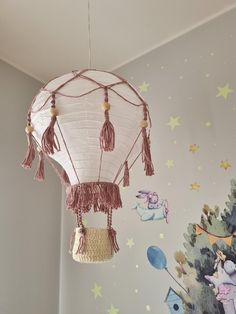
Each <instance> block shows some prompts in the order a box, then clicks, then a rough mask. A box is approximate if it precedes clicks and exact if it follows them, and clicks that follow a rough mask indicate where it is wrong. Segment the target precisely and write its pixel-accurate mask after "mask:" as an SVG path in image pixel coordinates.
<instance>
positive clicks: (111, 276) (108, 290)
mask: <svg viewBox="0 0 236 314" xmlns="http://www.w3.org/2000/svg"><path fill="white" fill-rule="evenodd" d="M235 29H236V10H232V11H231V12H228V13H226V14H224V15H222V16H220V17H218V18H216V19H215V20H212V21H211V22H209V23H207V24H205V25H203V26H201V27H199V28H197V29H195V30H193V31H191V32H189V33H187V34H185V35H184V36H182V37H179V38H177V39H176V40H173V41H171V42H170V43H168V44H166V45H164V46H162V47H159V48H158V49H155V50H153V51H151V52H150V53H148V54H146V55H144V56H142V57H140V58H138V59H137V60H134V61H132V62H130V63H129V64H127V65H125V66H123V67H121V68H120V69H118V70H117V71H116V73H117V74H118V75H121V76H122V77H125V78H127V80H129V81H130V82H131V83H132V84H133V85H134V86H135V87H136V88H138V89H139V91H140V93H141V94H142V95H143V96H144V98H145V99H146V100H147V103H148V104H149V107H150V108H149V109H150V112H151V114H152V138H151V141H152V143H151V145H152V157H153V163H154V166H155V170H156V173H155V176H153V177H151V178H145V179H144V178H143V175H142V167H141V160H140V163H139V161H137V166H134V169H132V170H131V171H133V170H134V171H133V173H132V176H131V178H132V182H131V183H132V184H131V186H130V187H128V188H122V189H121V193H122V200H123V208H122V210H121V212H120V214H119V215H116V213H114V218H113V220H114V223H115V224H116V225H117V226H119V228H118V230H117V234H118V239H117V240H118V243H119V246H120V248H121V252H122V254H118V255H117V256H116V257H115V258H114V259H113V260H112V261H111V262H110V263H105V264H97V265H93V266H91V265H78V263H75V262H73V261H71V258H70V256H69V255H68V254H67V253H66V252H67V250H68V242H69V239H70V234H71V229H72V228H73V226H74V221H73V219H72V218H70V216H69V215H68V213H65V209H63V219H62V226H63V228H62V233H63V234H62V241H63V247H62V250H61V252H62V253H61V254H62V256H61V289H62V291H60V296H61V297H60V300H61V313H60V314H75V313H78V310H79V313H80V314H146V313H150V314H152V313H153V314H154V313H155V314H168V313H176V312H177V313H182V311H184V312H185V313H188V314H193V313H194V314H219V313H222V314H223V313H225V312H226V310H228V309H226V306H227V304H229V305H228V307H229V308H230V306H231V307H232V306H233V302H232V300H233V297H234V295H233V293H234V292H233V291H234V285H233V284H232V283H222V284H220V285H218V288H217V287H216V286H215V284H216V285H217V282H216V281H215V278H216V277H217V276H219V273H221V272H223V273H224V272H225V273H224V274H223V277H227V276H229V277H230V276H231V274H228V272H231V268H230V267H232V268H233V264H236V255H235V254H236V252H235V250H236V244H235V243H236V242H235V234H236V223H235V221H236V219H235V217H236V209H234V210H233V209H232V211H231V209H230V208H228V207H227V211H226V212H224V211H223V212H222V211H220V208H221V209H222V208H224V206H225V201H226V199H227V194H228V193H229V190H230V182H231V179H233V178H235V179H236V171H235V170H236V149H235V142H236V74H235V68H236V58H235V56H236V35H235ZM137 36H138V34H137ZM126 118H128V117H126V115H124V114H122V119H126ZM111 167H112V165H111ZM232 195H233V194H232V193H231V194H230V198H231V199H230V200H229V203H230V204H232V202H233V196H232ZM136 196H138V197H136ZM166 201H168V204H167V202H166ZM204 204H209V205H205V206H204ZM215 204H217V205H218V206H216V207H212V206H214V205H215ZM202 209H203V211H202ZM221 215H222V217H221ZM99 217H100V216H99ZM85 219H86V221H87V222H88V225H92V226H93V225H94V226H95V227H96V226H97V225H96V223H97V219H99V218H97V217H96V221H93V217H91V216H89V215H88V216H86V217H85ZM102 219H103V216H101V225H104V220H102ZM166 222H168V223H166ZM190 222H193V223H192V224H190V225H189V223H190ZM149 247H157V248H159V249H160V250H161V251H162V252H163V254H164V255H165V257H166V261H167V268H168V271H169V273H170V274H169V273H168V272H167V270H166V269H165V267H164V268H163V269H159V270H158V269H156V268H155V267H152V266H151V265H150V262H149V259H148V258H147V249H148V248H149ZM220 251H221V252H222V258H224V256H226V258H225V260H224V259H221V260H220V262H219V263H218V262H217V263H216V261H217V260H218V255H220V256H221V253H220ZM217 252H218V253H217ZM154 255H155V254H154ZM226 262H227V263H226ZM225 263H226V264H225ZM232 263H233V264H232ZM215 265H217V266H215ZM214 267H215V268H214ZM229 268H230V269H229ZM214 273H215V276H214ZM207 276H209V277H207ZM227 278H228V277H227ZM176 281H177V282H178V283H177V282H176ZM232 281H233V280H232ZM179 284H180V285H181V286H182V287H183V288H184V289H185V290H186V292H185V291H184V290H183V289H182V287H180V286H179ZM229 285H231V286H229ZM170 288H171V289H170ZM169 289H170V290H169ZM229 289H230V290H229ZM165 301H166V302H165ZM175 305H176V306H175ZM177 308H178V309H177ZM171 311H172V312H171ZM178 311H179V312H178ZM226 313H227V312H226Z"/></svg>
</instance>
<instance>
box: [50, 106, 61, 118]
mask: <svg viewBox="0 0 236 314" xmlns="http://www.w3.org/2000/svg"><path fill="white" fill-rule="evenodd" d="M50 113H51V116H52V117H56V116H58V114H59V111H58V109H57V108H55V107H51V108H50Z"/></svg>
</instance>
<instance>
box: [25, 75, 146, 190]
mask: <svg viewBox="0 0 236 314" xmlns="http://www.w3.org/2000/svg"><path fill="white" fill-rule="evenodd" d="M104 87H107V90H108V98H109V103H110V104H111V108H110V110H109V113H110V121H111V123H112V124H113V126H114V130H115V148H114V150H113V151H109V152H104V151H103V150H101V148H100V141H99V134H100V130H101V128H102V125H103V122H104V111H103V110H102V107H101V105H102V103H103V101H104ZM54 92H55V102H56V108H57V109H58V112H59V114H58V116H57V123H56V124H55V133H56V136H57V140H58V142H59V146H60V150H59V151H55V153H54V154H53V155H50V157H51V158H53V159H55V160H56V161H57V162H58V163H59V164H60V165H61V166H62V167H63V168H64V170H65V171H66V173H67V175H68V177H69V179H70V183H71V184H72V185H73V184H77V183H80V182H95V181H98V180H100V181H105V182H119V181H120V179H121V178H122V176H123V172H121V173H120V174H119V175H118V176H117V174H118V171H119V169H120V167H122V165H123V164H124V162H125V160H126V159H127V157H128V160H129V161H130V164H132V162H133V161H134V160H135V158H136V157H137V155H138V154H139V153H140V151H141V136H140V131H141V129H140V125H139V124H140V121H142V120H143V105H144V104H145V102H144V100H143V99H142V98H141V96H140V95H139V94H138V93H137V92H136V91H135V89H134V88H133V87H132V86H131V85H130V84H128V83H127V82H126V81H125V80H123V79H122V78H120V77H118V76H117V75H115V74H112V73H108V72H105V71H97V70H85V71H73V72H72V73H68V74H65V75H63V76H60V77H58V78H56V79H54V80H52V81H50V82H49V83H48V84H47V85H45V86H44V88H42V89H41V91H40V92H39V94H38V95H37V96H36V98H35V100H34V101H33V104H32V107H31V124H32V126H33V128H34V132H33V136H34V138H35V139H36V141H37V143H39V145H40V143H41V140H42V136H43V133H44V131H45V129H46V128H47V126H48V125H49V123H50V118H51V116H50V107H51V96H52V93H54Z"/></svg>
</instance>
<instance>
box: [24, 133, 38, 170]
mask: <svg viewBox="0 0 236 314" xmlns="http://www.w3.org/2000/svg"><path fill="white" fill-rule="evenodd" d="M27 141H28V149H27V152H26V156H25V159H24V160H23V162H22V164H21V165H22V167H23V168H25V169H30V168H31V166H32V163H33V161H34V159H35V149H34V143H33V138H32V132H30V133H27Z"/></svg>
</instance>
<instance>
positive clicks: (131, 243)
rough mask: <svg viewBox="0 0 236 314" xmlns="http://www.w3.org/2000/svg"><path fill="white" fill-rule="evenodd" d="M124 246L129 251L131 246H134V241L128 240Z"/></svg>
mask: <svg viewBox="0 0 236 314" xmlns="http://www.w3.org/2000/svg"><path fill="white" fill-rule="evenodd" d="M126 245H127V246H128V247H129V248H130V249H131V248H132V246H134V240H133V239H128V240H127V243H126Z"/></svg>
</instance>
